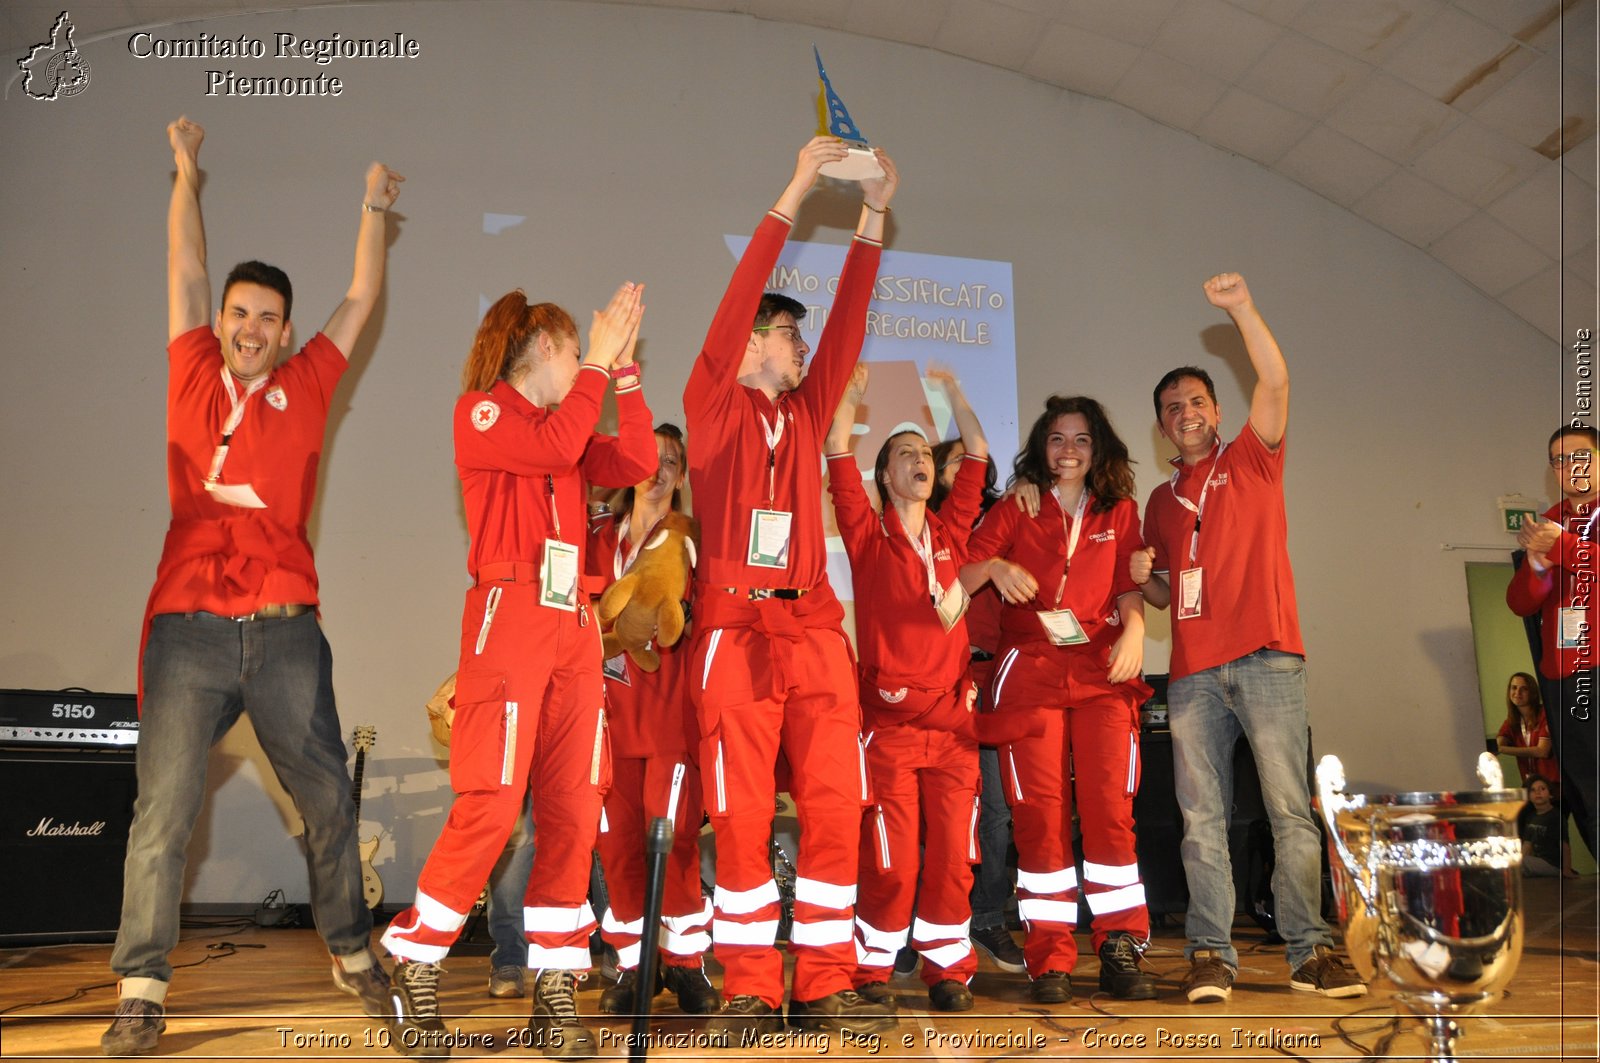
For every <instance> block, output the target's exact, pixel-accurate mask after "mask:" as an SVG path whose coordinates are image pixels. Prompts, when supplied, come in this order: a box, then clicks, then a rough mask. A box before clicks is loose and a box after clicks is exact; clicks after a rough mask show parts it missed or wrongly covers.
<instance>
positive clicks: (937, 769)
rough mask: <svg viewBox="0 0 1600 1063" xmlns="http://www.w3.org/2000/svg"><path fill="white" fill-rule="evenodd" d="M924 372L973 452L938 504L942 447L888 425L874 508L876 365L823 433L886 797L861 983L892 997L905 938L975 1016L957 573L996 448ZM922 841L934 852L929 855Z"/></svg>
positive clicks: (875, 760)
mask: <svg viewBox="0 0 1600 1063" xmlns="http://www.w3.org/2000/svg"><path fill="white" fill-rule="evenodd" d="M927 375H928V379H929V380H932V381H938V382H940V383H942V384H943V386H944V389H945V391H946V393H947V394H948V395H949V398H950V407H951V409H952V410H953V411H954V413H955V419H956V424H957V426H958V427H959V428H960V430H961V439H962V442H963V444H965V447H966V454H965V455H964V456H963V459H962V463H961V470H960V472H958V473H957V474H956V478H955V484H954V486H953V487H952V488H951V490H950V494H949V497H948V498H947V499H946V500H945V504H944V507H943V509H942V510H941V511H940V512H939V513H938V514H935V513H933V512H932V511H931V510H930V509H929V508H928V504H927V503H928V498H929V497H930V496H931V495H932V493H933V487H934V481H935V480H936V479H937V476H938V472H937V470H936V469H935V468H934V464H933V450H932V448H931V447H930V446H929V444H928V439H927V437H926V436H924V435H923V433H922V431H921V430H920V429H918V428H914V427H911V426H906V430H905V431H898V432H895V433H893V434H892V435H890V436H889V438H888V439H887V440H885V441H884V444H883V447H882V449H881V450H879V452H878V458H877V462H876V466H875V469H874V479H875V481H876V484H877V488H878V494H879V496H880V497H881V498H882V500H883V505H882V511H881V512H879V511H876V510H874V509H873V508H872V503H871V501H870V500H869V498H868V496H867V492H866V490H865V488H863V487H862V484H861V474H860V472H859V471H858V470H857V468H856V461H855V456H854V454H852V453H851V451H850V438H851V434H852V430H853V428H854V425H855V414H856V407H857V405H858V404H859V403H860V401H861V396H862V393H863V392H865V390H866V381H867V368H866V366H864V365H858V366H857V367H856V370H855V375H854V376H853V377H852V378H851V381H850V385H849V386H848V387H847V388H846V389H845V397H844V401H843V402H841V403H840V405H839V409H838V411H837V412H836V413H835V414H834V418H833V426H832V428H831V429H830V430H829V432H828V437H827V443H826V447H827V456H828V492H829V494H830V495H831V496H832V497H833V507H834V514H835V516H836V517H837V519H838V523H839V534H840V535H841V536H842V537H843V539H844V546H845V552H846V553H847V554H849V557H850V577H851V581H852V583H853V584H854V586H855V608H856V645H857V647H858V648H859V651H860V665H861V683H860V690H861V714H862V732H863V734H864V735H865V745H866V752H867V769H868V773H869V775H870V777H871V779H872V790H873V802H874V804H873V806H872V808H871V809H870V810H869V811H868V813H867V818H866V822H865V823H864V824H863V825H862V831H861V863H860V868H861V870H860V876H861V878H860V885H861V888H860V894H859V896H858V897H857V899H856V954H857V956H858V957H860V963H859V966H858V967H857V972H856V988H857V991H858V992H859V993H860V994H861V995H862V996H864V997H867V998H868V999H869V1000H872V1001H874V1002H876V1003H880V1004H889V1005H892V1004H893V1003H894V1002H895V1001H894V995H893V993H892V992H891V991H890V989H889V985H888V979H889V976H890V975H891V974H892V973H893V971H894V958H895V953H896V952H898V951H899V950H900V949H901V948H902V947H903V946H904V945H905V944H906V941H907V939H908V938H909V939H910V941H911V944H912V946H913V947H914V948H916V950H917V951H918V952H920V953H921V954H922V958H923V961H924V962H923V965H922V978H923V981H924V982H925V983H926V984H927V986H928V999H929V1001H930V1002H931V1003H932V1005H933V1007H934V1009H935V1010H938V1011H966V1010H968V1009H970V1008H971V1007H972V993H971V991H970V990H968V988H967V983H968V982H969V981H970V980H971V979H972V975H973V972H974V971H976V970H977V968H978V960H977V956H976V955H975V954H974V953H973V951H972V942H971V940H970V939H969V936H968V931H969V924H970V923H971V920H972V908H971V903H970V901H969V897H968V895H969V893H970V891H971V889H972V865H973V864H974V863H976V862H977V860H978V849H977V839H976V830H977V821H978V798H977V792H978V745H977V741H976V738H975V736H974V729H973V720H972V715H973V713H972V706H973V700H974V698H975V696H976V690H975V689H974V687H973V685H972V681H971V678H970V677H969V676H968V674H967V668H968V655H969V648H968V638H967V628H966V623H965V621H964V620H963V614H964V613H965V612H966V607H967V593H966V591H965V590H964V589H963V588H962V586H961V578H960V577H961V566H962V564H963V563H964V562H965V561H966V558H967V549H966V547H967V538H968V536H969V535H970V534H971V531H972V522H973V519H974V518H975V517H976V516H977V514H978V510H979V507H980V506H981V504H982V502H983V482H984V473H985V471H986V469H987V456H988V453H989V447H988V443H987V441H986V440H985V439H984V435H983V429H982V428H981V427H980V426H979V424H978V418H977V416H976V415H975V414H974V413H973V412H972V407H971V406H970V405H968V403H967V400H966V398H965V397H964V396H963V395H962V394H961V389H960V387H959V385H957V383H956V381H955V378H954V377H952V376H950V374H948V373H940V372H936V371H930V372H929V373H928V374H927ZM919 842H921V843H922V844H923V845H924V847H925V848H924V851H923V853H922V856H921V860H920V861H919V859H918V852H917V850H918V844H919ZM802 844H804V843H803V841H802ZM919 863H920V866H921V868H922V870H923V874H922V876H921V886H920V891H919V886H918V875H917V872H918V867H919ZM913 902H915V905H916V913H917V914H916V920H915V922H913V921H912V918H911V913H912V904H913Z"/></svg>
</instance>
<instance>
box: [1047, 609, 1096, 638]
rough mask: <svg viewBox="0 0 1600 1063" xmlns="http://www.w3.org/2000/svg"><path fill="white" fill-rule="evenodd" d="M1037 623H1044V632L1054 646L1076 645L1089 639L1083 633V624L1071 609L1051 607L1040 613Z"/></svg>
mask: <svg viewBox="0 0 1600 1063" xmlns="http://www.w3.org/2000/svg"><path fill="white" fill-rule="evenodd" d="M1039 623H1041V624H1043V625H1044V633H1045V634H1046V635H1047V636H1049V638H1050V641H1051V643H1052V644H1054V645H1056V646H1077V645H1080V644H1082V643H1085V642H1088V641H1089V636H1088V635H1085V634H1084V633H1083V625H1082V624H1080V623H1078V618H1077V617H1075V616H1073V615H1072V610H1071V609H1051V610H1050V611H1048V612H1044V613H1040V614H1039Z"/></svg>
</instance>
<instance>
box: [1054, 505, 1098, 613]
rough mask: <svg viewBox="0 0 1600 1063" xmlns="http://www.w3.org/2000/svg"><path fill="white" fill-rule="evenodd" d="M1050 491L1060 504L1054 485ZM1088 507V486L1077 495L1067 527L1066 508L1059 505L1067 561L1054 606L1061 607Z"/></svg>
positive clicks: (1062, 571)
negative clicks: (1075, 504)
mask: <svg viewBox="0 0 1600 1063" xmlns="http://www.w3.org/2000/svg"><path fill="white" fill-rule="evenodd" d="M1050 493H1051V494H1052V495H1055V496H1056V505H1058V506H1061V495H1060V494H1059V493H1058V492H1057V491H1056V489H1055V488H1054V487H1052V488H1051V489H1050ZM1088 508H1089V488H1088V487H1085V488H1084V489H1083V494H1081V495H1079V496H1078V506H1077V508H1076V509H1074V510H1073V511H1072V527H1071V529H1068V528H1067V508H1066V507H1065V506H1061V534H1062V535H1063V536H1065V537H1066V540H1067V563H1066V565H1065V567H1063V568H1062V569H1061V586H1059V587H1057V588H1056V608H1057V609H1059V608H1061V596H1062V595H1064V594H1066V593H1067V573H1068V572H1070V571H1072V555H1073V554H1075V553H1077V552H1078V534H1079V533H1080V532H1082V531H1083V514H1084V512H1085V511H1086V510H1087V509H1088Z"/></svg>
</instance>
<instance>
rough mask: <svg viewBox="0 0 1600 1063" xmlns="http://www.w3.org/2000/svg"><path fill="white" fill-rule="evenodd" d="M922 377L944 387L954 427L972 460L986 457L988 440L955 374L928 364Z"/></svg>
mask: <svg viewBox="0 0 1600 1063" xmlns="http://www.w3.org/2000/svg"><path fill="white" fill-rule="evenodd" d="M924 377H925V379H927V380H929V381H932V382H933V383H935V384H938V385H939V386H940V387H942V388H944V394H945V398H947V399H949V400H950V412H951V414H952V415H953V416H954V417H955V419H956V428H957V430H959V431H960V432H961V446H962V448H963V449H965V450H966V452H967V454H968V455H969V456H971V457H972V458H973V459H974V460H982V459H985V458H988V456H989V440H988V438H987V437H986V436H985V435H984V434H983V425H981V424H979V423H978V415H977V414H976V413H975V412H973V409H972V404H971V403H970V402H968V401H967V396H966V394H965V393H964V392H963V391H962V390H961V382H960V381H958V380H957V379H956V377H955V374H954V373H952V372H951V371H950V370H948V369H946V368H945V367H943V366H929V367H928V371H927V372H926V373H925V374H924Z"/></svg>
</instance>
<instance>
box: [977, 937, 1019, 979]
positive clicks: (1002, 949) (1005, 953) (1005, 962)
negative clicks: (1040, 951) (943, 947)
mask: <svg viewBox="0 0 1600 1063" xmlns="http://www.w3.org/2000/svg"><path fill="white" fill-rule="evenodd" d="M972 943H973V944H974V945H976V946H977V947H978V948H979V949H980V950H981V951H982V952H983V953H985V954H986V955H987V956H988V957H989V958H990V959H991V960H993V961H994V965H995V966H996V967H998V968H1000V969H1001V970H1002V971H1009V972H1011V973H1012V974H1021V973H1022V972H1023V971H1025V970H1027V969H1028V965H1027V962H1026V961H1025V960H1024V959H1023V956H1022V949H1020V948H1018V947H1017V939H1016V938H1014V937H1012V936H1011V931H1009V930H1007V929H1006V928H1005V927H1003V926H986V927H984V928H983V929H982V930H974V931H973V932H972Z"/></svg>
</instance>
